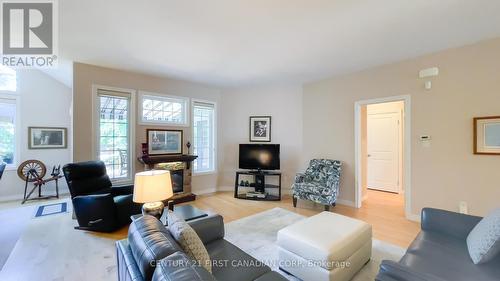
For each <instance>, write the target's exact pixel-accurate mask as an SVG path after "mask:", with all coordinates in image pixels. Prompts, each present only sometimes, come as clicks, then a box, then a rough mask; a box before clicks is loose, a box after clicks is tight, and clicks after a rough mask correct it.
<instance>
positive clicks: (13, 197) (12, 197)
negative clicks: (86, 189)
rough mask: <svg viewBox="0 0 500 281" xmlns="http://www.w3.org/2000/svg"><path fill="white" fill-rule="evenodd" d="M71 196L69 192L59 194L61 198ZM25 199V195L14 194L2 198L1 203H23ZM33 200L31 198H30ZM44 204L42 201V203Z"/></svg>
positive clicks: (0, 197) (0, 198)
mask: <svg viewBox="0 0 500 281" xmlns="http://www.w3.org/2000/svg"><path fill="white" fill-rule="evenodd" d="M65 195H69V191H64V192H59V197H61V196H65ZM36 196H37V195H34V197H32V198H36ZM23 199H24V195H23V194H14V195H9V196H0V202H2V203H5V202H12V201H22V200H23ZM30 199H31V198H30ZM40 202H42V201H40Z"/></svg>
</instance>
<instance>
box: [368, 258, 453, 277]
mask: <svg viewBox="0 0 500 281" xmlns="http://www.w3.org/2000/svg"><path fill="white" fill-rule="evenodd" d="M375 281H446V280H444V279H442V278H440V277H437V276H434V275H432V274H428V273H425V272H418V271H414V270H412V269H411V268H409V267H407V266H404V265H402V264H399V263H397V262H394V261H389V260H385V261H382V263H381V264H380V271H379V273H378V275H377V277H375Z"/></svg>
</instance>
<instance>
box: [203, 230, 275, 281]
mask: <svg viewBox="0 0 500 281" xmlns="http://www.w3.org/2000/svg"><path fill="white" fill-rule="evenodd" d="M206 247H207V250H208V253H209V254H210V257H211V258H212V260H213V261H214V263H213V265H212V274H213V275H214V277H215V279H217V280H218V281H250V280H255V279H257V278H259V277H260V276H262V275H264V274H266V273H267V272H270V271H271V268H269V267H268V266H267V265H265V264H264V263H262V262H260V261H258V260H256V259H255V258H253V257H251V256H250V255H248V254H247V253H245V252H243V251H242V250H241V249H240V248H238V247H236V246H235V245H233V244H231V243H230V242H228V241H226V240H225V239H219V240H215V241H214V242H212V243H209V244H207V245H206Z"/></svg>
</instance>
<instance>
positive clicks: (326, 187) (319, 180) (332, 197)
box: [292, 159, 342, 211]
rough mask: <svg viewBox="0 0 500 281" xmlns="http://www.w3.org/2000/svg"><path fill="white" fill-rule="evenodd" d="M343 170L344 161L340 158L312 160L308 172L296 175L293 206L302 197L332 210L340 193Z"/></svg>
mask: <svg viewBox="0 0 500 281" xmlns="http://www.w3.org/2000/svg"><path fill="white" fill-rule="evenodd" d="M341 171H342V162H340V161H338V160H329V159H313V160H311V162H309V167H308V168H307V170H306V172H305V173H303V174H302V173H299V174H297V175H296V176H295V183H294V184H293V185H292V192H293V206H294V207H297V199H302V200H310V201H313V202H316V203H319V204H322V205H325V211H328V210H330V206H335V202H336V201H337V195H338V194H339V186H340V174H341Z"/></svg>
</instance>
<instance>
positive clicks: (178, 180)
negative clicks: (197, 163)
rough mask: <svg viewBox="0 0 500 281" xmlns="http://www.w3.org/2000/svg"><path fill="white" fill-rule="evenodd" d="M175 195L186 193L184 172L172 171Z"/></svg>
mask: <svg viewBox="0 0 500 281" xmlns="http://www.w3.org/2000/svg"><path fill="white" fill-rule="evenodd" d="M170 177H171V178H172V188H173V190H174V194H176V193H182V192H184V170H173V171H170Z"/></svg>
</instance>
